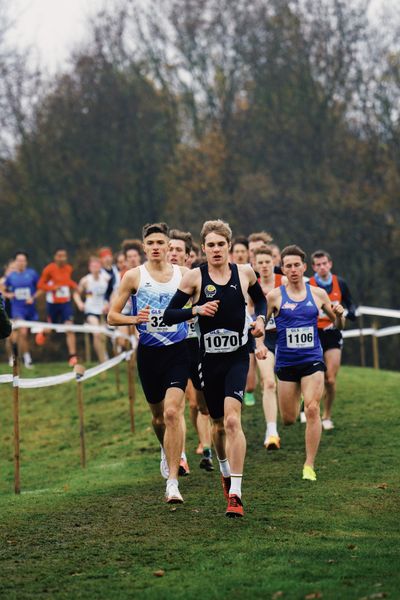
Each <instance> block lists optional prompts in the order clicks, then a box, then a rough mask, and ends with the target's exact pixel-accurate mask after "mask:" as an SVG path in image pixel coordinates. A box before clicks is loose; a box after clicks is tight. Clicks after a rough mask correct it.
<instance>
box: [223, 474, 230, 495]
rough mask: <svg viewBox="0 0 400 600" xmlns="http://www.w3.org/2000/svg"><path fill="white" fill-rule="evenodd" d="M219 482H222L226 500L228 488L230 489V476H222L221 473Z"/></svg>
mask: <svg viewBox="0 0 400 600" xmlns="http://www.w3.org/2000/svg"><path fill="white" fill-rule="evenodd" d="M221 483H222V489H223V490H224V496H225V498H226V499H227V500H229V490H230V489H231V478H230V477H224V476H223V475H221Z"/></svg>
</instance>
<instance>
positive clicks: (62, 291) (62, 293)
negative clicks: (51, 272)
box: [54, 285, 71, 298]
mask: <svg viewBox="0 0 400 600" xmlns="http://www.w3.org/2000/svg"><path fill="white" fill-rule="evenodd" d="M54 296H55V297H56V298H70V297H71V293H70V291H69V287H68V286H67V285H62V286H61V287H59V288H58V289H57V290H56V291H55V294H54Z"/></svg>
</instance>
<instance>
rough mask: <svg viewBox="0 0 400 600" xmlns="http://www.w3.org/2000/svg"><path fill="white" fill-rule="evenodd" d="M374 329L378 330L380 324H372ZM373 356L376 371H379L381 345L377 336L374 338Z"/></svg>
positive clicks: (375, 322)
mask: <svg viewBox="0 0 400 600" xmlns="http://www.w3.org/2000/svg"><path fill="white" fill-rule="evenodd" d="M372 327H373V329H378V322H377V321H374V322H373V323H372ZM372 356H373V361H374V369H379V344H378V338H377V337H376V335H373V336H372Z"/></svg>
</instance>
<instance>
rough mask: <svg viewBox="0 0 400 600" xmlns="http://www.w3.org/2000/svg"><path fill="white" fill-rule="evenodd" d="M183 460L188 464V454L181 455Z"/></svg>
mask: <svg viewBox="0 0 400 600" xmlns="http://www.w3.org/2000/svg"><path fill="white" fill-rule="evenodd" d="M181 458H182V459H183V460H184V461H185V462H187V456H186V452H182V454H181Z"/></svg>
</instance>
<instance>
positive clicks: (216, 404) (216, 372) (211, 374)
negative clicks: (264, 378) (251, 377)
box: [200, 345, 249, 419]
mask: <svg viewBox="0 0 400 600" xmlns="http://www.w3.org/2000/svg"><path fill="white" fill-rule="evenodd" d="M248 370H249V352H248V349H247V346H246V345H245V346H242V348H239V350H236V351H235V352H227V353H226V354H223V353H220V354H203V355H202V357H201V362H200V380H201V382H202V386H203V392H204V397H205V400H206V404H207V408H208V411H209V413H210V416H211V418H212V419H221V418H222V417H223V416H224V404H225V398H226V397H227V396H229V397H230V398H236V400H238V401H239V402H242V401H243V395H244V391H245V388H246V379H247V373H248Z"/></svg>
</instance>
